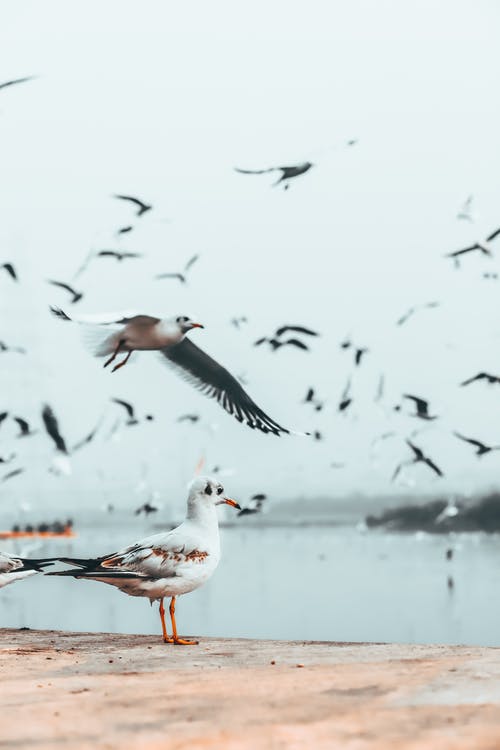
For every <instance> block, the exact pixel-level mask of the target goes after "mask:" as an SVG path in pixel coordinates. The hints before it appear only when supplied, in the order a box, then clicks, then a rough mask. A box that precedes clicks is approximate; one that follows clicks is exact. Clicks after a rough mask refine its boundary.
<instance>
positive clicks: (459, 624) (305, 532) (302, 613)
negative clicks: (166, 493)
mask: <svg viewBox="0 0 500 750" xmlns="http://www.w3.org/2000/svg"><path fill="white" fill-rule="evenodd" d="M150 532H151V527H150V526H149V527H147V526H146V525H145V522H143V528H140V529H139V530H138V525H137V524H136V525H130V524H128V525H123V526H121V527H119V528H116V527H113V528H112V527H111V526H109V527H107V528H102V526H100V527H97V526H95V527H88V528H82V529H80V530H79V536H78V538H77V539H75V540H71V541H69V542H68V541H64V542H57V543H54V542H52V543H50V544H47V543H44V544H43V545H40V546H38V547H37V548H36V549H35V548H34V547H31V548H28V549H26V547H27V545H24V547H25V550H24V551H27V552H28V553H29V554H31V555H32V556H44V555H50V554H53V553H55V554H61V555H76V556H78V555H80V556H89V554H93V553H95V554H99V553H105V552H110V551H112V550H115V549H117V548H118V547H119V546H121V545H125V544H128V543H130V542H132V541H134V540H135V539H137V538H141V537H142V536H144V535H146V534H147V533H150ZM222 543H223V557H222V561H221V564H220V566H219V569H218V571H217V572H216V574H215V576H214V577H213V579H212V580H211V581H210V582H209V583H208V584H207V585H206V586H205V587H204V588H202V589H200V590H198V591H196V592H194V593H192V594H189V595H187V596H185V597H182V598H180V600H179V601H178V607H177V611H178V625H179V629H180V631H181V632H182V633H183V634H198V635H210V636H242V637H250V638H281V639H320V640H349V641H400V642H401V641H403V642H419V643H438V642H439V643H467V644H484V645H497V646H498V645H500V538H499V537H496V536H489V537H486V536H483V535H467V536H465V535H464V536H454V537H436V536H424V535H417V536H402V535H395V534H383V533H382V534H381V533H373V532H370V533H366V532H365V533H362V532H359V531H356V530H355V529H353V528H347V527H308V528H300V529H298V528H250V527H246V528H243V527H241V526H239V527H237V528H227V529H222ZM2 546H3V547H4V548H5V549H7V550H12V549H13V548H12V547H9V546H8V545H6V544H5V543H4V544H3V545H2ZM448 547H453V548H454V550H455V553H454V558H453V560H452V561H451V562H449V561H446V559H445V551H446V549H447V548H448ZM16 551H19V548H17V550H16ZM450 575H451V576H453V579H454V587H453V589H452V590H451V591H450V590H449V588H448V585H447V578H448V576H450ZM0 626H7V627H19V626H29V627H32V628H58V629H63V630H90V631H111V632H131V633H160V622H159V618H158V613H157V605H156V604H155V605H154V606H153V608H151V607H150V605H149V602H148V601H147V600H143V599H134V598H131V597H128V596H126V595H125V594H122V593H121V592H119V591H117V590H115V589H114V588H113V587H111V586H106V585H104V584H101V583H95V582H92V581H81V580H80V581H76V580H73V579H70V578H57V577H52V578H46V577H45V578H44V577H43V576H41V575H40V576H33V577H32V578H30V579H28V580H26V581H22V582H20V583H17V584H15V585H12V586H8V587H6V588H4V589H2V590H0Z"/></svg>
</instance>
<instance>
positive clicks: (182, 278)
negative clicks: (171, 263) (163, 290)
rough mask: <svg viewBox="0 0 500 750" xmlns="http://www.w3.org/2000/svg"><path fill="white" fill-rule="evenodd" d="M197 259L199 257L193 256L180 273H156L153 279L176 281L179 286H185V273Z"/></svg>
mask: <svg viewBox="0 0 500 750" xmlns="http://www.w3.org/2000/svg"><path fill="white" fill-rule="evenodd" d="M199 257H200V256H199V255H193V256H192V257H191V258H190V259H189V260H188V262H187V263H186V265H185V266H184V270H183V271H182V273H158V274H156V276H155V279H178V280H179V281H180V282H181V284H185V283H186V281H187V279H186V276H187V272H188V271H189V269H190V268H191V267H192V266H194V264H195V263H196V261H197V260H198V258H199Z"/></svg>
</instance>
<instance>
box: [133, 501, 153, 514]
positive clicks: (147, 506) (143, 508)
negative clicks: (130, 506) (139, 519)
mask: <svg viewBox="0 0 500 750" xmlns="http://www.w3.org/2000/svg"><path fill="white" fill-rule="evenodd" d="M157 512H158V508H157V507H156V505H151V503H148V502H146V503H143V505H140V506H139V507H138V508H136V509H135V511H134V516H139V515H140V514H141V513H144V515H145V516H149V514H150V513H157Z"/></svg>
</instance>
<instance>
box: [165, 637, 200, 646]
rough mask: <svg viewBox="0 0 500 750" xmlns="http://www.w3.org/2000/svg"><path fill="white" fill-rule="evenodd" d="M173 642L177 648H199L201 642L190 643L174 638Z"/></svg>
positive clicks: (183, 639)
mask: <svg viewBox="0 0 500 750" xmlns="http://www.w3.org/2000/svg"><path fill="white" fill-rule="evenodd" d="M169 642H170V641H169ZM172 642H173V643H174V645H175V646H197V645H198V644H199V641H189V640H187V639H186V638H172Z"/></svg>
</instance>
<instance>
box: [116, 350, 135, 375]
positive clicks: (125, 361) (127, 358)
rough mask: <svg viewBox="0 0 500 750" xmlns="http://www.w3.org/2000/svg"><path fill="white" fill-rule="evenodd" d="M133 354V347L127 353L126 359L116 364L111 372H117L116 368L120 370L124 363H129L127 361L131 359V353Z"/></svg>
mask: <svg viewBox="0 0 500 750" xmlns="http://www.w3.org/2000/svg"><path fill="white" fill-rule="evenodd" d="M131 354H132V349H131V350H130V351H129V353H128V354H127V356H126V357H125V359H122V361H121V362H120V363H119V364H118V365H115V366H114V367H113V369H112V370H111V372H115V371H116V370H119V369H120V367H123V366H124V365H126V364H127V362H128V361H129V359H130V355H131Z"/></svg>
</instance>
